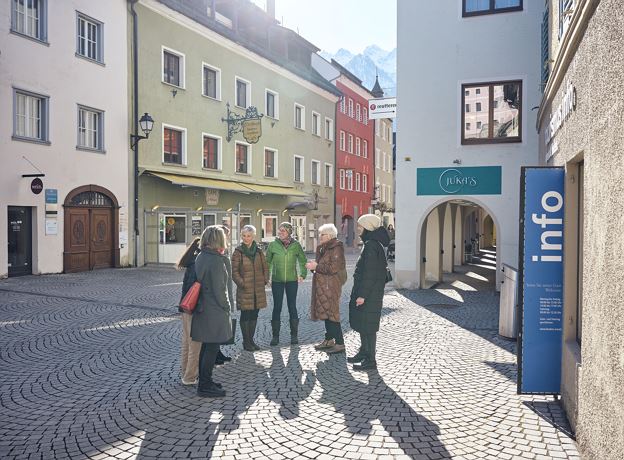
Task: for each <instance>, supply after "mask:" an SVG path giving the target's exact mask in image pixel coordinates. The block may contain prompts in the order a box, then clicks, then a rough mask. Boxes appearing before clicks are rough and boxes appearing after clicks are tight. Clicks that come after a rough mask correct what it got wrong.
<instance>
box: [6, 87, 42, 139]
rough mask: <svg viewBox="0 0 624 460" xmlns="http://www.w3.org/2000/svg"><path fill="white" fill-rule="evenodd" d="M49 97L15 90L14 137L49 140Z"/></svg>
mask: <svg viewBox="0 0 624 460" xmlns="http://www.w3.org/2000/svg"><path fill="white" fill-rule="evenodd" d="M48 105H49V97H47V96H42V95H40V94H35V93H31V92H27V91H22V90H18V89H14V90H13V138H14V139H18V140H19V139H28V140H35V141H41V142H47V141H48V139H49V137H48V126H49V121H48V113H49V110H48V109H49V107H48Z"/></svg>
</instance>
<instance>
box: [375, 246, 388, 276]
mask: <svg viewBox="0 0 624 460" xmlns="http://www.w3.org/2000/svg"><path fill="white" fill-rule="evenodd" d="M375 241H377V240H375ZM377 242H378V243H379V246H381V252H382V253H383V255H384V259H385V261H386V283H389V282H390V281H392V272H391V271H390V267H388V257H386V250H385V248H384V246H383V244H381V243H380V242H379V241H377Z"/></svg>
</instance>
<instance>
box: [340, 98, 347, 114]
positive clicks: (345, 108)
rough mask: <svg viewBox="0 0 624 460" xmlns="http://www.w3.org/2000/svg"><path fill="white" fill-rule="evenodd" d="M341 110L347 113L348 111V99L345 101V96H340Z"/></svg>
mask: <svg viewBox="0 0 624 460" xmlns="http://www.w3.org/2000/svg"><path fill="white" fill-rule="evenodd" d="M340 111H341V112H342V113H346V112H347V107H346V101H345V97H344V96H343V97H341V98H340Z"/></svg>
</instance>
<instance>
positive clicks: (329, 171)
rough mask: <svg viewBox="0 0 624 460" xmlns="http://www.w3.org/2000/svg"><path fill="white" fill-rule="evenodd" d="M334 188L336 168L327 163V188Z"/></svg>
mask: <svg viewBox="0 0 624 460" xmlns="http://www.w3.org/2000/svg"><path fill="white" fill-rule="evenodd" d="M333 186H334V166H333V165H331V164H329V163H325V187H333Z"/></svg>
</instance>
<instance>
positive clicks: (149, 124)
mask: <svg viewBox="0 0 624 460" xmlns="http://www.w3.org/2000/svg"><path fill="white" fill-rule="evenodd" d="M139 126H140V127H141V131H143V132H144V133H145V136H141V135H139V134H130V143H131V146H132V149H133V150H134V148H135V147H136V145H137V143H138V142H139V141H140V140H141V139H147V138H148V137H149V135H150V133H151V132H152V128H153V127H154V119H153V118H152V116H151V115H150V114H149V113H147V112H145V113H144V114H143V116H142V117H141V119H140V120H139Z"/></svg>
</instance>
